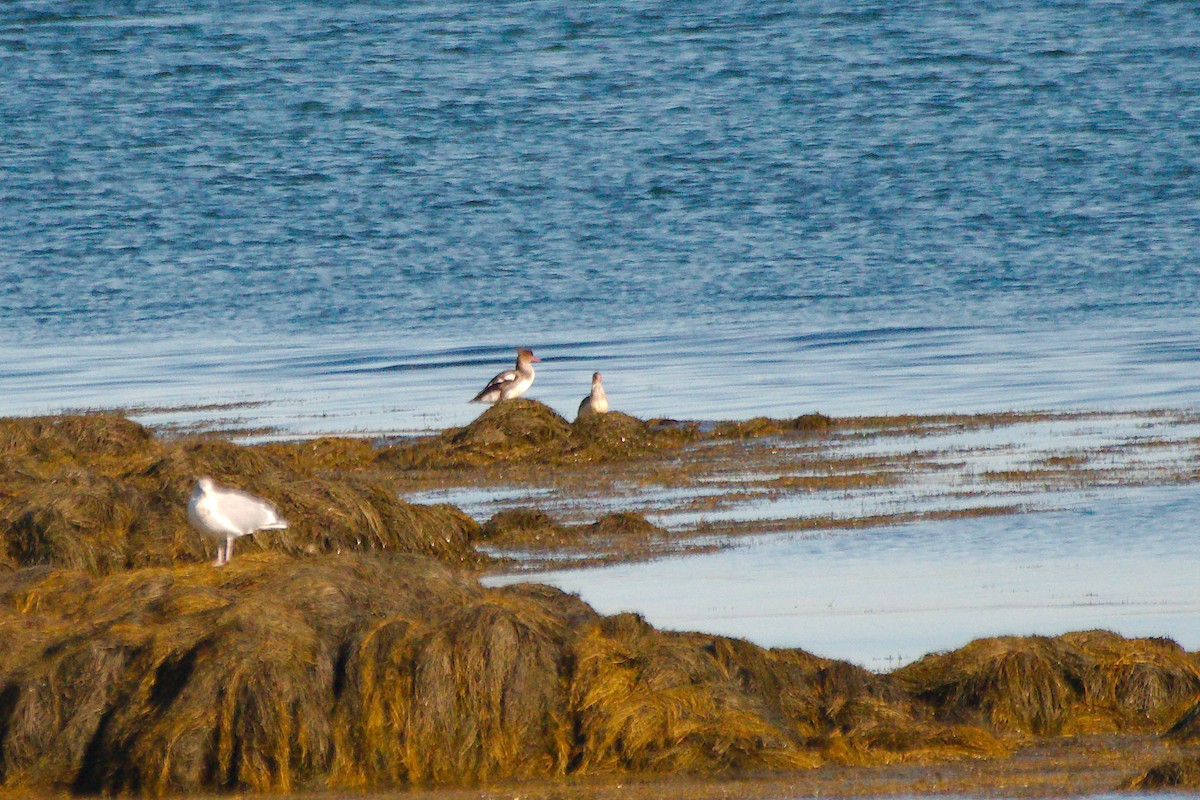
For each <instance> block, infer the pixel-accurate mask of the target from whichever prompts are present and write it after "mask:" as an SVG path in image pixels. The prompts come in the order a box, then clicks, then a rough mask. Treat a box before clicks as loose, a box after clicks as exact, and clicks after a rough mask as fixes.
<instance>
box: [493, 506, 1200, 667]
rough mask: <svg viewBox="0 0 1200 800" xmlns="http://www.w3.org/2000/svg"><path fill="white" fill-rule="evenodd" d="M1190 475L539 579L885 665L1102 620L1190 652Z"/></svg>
mask: <svg viewBox="0 0 1200 800" xmlns="http://www.w3.org/2000/svg"><path fill="white" fill-rule="evenodd" d="M1198 518H1200V487H1196V486H1182V487H1166V488H1138V489H1121V490H1103V491H1099V492H1097V493H1095V494H1094V495H1092V496H1088V497H1083V498H1080V499H1079V502H1078V503H1077V505H1075V506H1073V507H1071V508H1067V509H1064V510H1057V511H1043V512H1033V513H1026V514H1016V515H1008V516H994V517H979V518H968V519H956V520H944V521H922V522H915V523H911V524H904V525H891V526H884V527H875V528H864V529H857V530H849V531H822V532H820V533H817V534H803V535H801V534H777V535H769V536H762V537H754V538H752V539H745V540H738V541H734V542H731V544H730V547H729V548H727V549H724V550H721V551H719V552H714V553H708V554H702V555H689V556H686V557H680V558H665V559H662V560H658V561H652V562H647V563H640V564H624V565H619V566H609V567H601V568H594V569H581V570H569V571H561V572H544V573H536V574H533V575H529V574H526V575H522V576H505V577H502V578H493V579H490V580H491V581H492V582H493V583H511V582H518V581H529V580H533V581H539V582H545V583H550V584H553V585H555V586H558V587H560V588H562V589H565V590H567V591H570V592H576V593H578V594H579V595H580V596H581V597H582V598H583V599H584V600H585V601H587V602H588V603H590V604H592V605H593V606H595V607H596V609H597V610H599V611H601V612H603V613H606V614H612V613H617V612H621V611H634V612H637V613H640V614H643V615H644V616H645V617H646V618H647V619H648V620H649V621H650V622H651V623H652V624H654V625H656V626H659V627H663V628H669V629H676V630H699V631H705V632H709V633H714V634H721V635H728V636H735V637H741V638H746V639H749V640H751V641H753V642H755V643H757V644H761V645H765V646H770V647H799V648H802V649H804V650H808V651H810V652H813V653H816V654H817V655H821V656H826V657H829V658H837V659H842V660H847V661H852V662H855V663H857V664H860V665H862V666H865V667H868V668H870V669H873V670H878V671H886V670H889V669H892V668H894V667H898V666H900V665H902V664H905V663H909V662H911V661H913V660H915V659H918V658H920V657H921V656H923V655H925V654H926V653H930V652H933V651H938V650H949V649H954V648H957V647H960V646H962V645H964V644H966V643H968V642H969V641H971V640H973V639H976V638H979V637H984V636H1000V635H1007V634H1013V635H1028V634H1045V635H1057V634H1061V633H1066V632H1068V631H1075V630H1087V629H1091V628H1105V629H1109V630H1113V631H1116V632H1117V633H1120V634H1123V635H1125V636H1167V637H1171V638H1174V639H1175V640H1176V641H1178V642H1179V643H1180V644H1182V645H1183V646H1184V647H1186V648H1188V649H1197V648H1200V580H1198V578H1197V576H1200V537H1198V536H1197V525H1196V520H1197V519H1198Z"/></svg>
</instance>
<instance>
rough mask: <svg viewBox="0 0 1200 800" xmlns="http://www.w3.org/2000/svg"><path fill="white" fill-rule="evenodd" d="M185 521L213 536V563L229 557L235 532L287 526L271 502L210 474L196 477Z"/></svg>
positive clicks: (236, 536) (240, 533) (224, 561)
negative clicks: (223, 484) (220, 482)
mask: <svg viewBox="0 0 1200 800" xmlns="http://www.w3.org/2000/svg"><path fill="white" fill-rule="evenodd" d="M188 522H190V523H192V527H194V528H195V529H196V530H198V531H200V532H201V533H203V534H204V535H205V536H209V537H211V538H213V539H216V540H217V560H216V561H214V562H213V566H217V567H220V566H222V565H224V564H228V563H229V559H231V558H233V540H234V539H236V538H238V537H239V536H246V535H248V534H251V533H254V532H255V531H270V530H282V529H283V528H286V527H287V522H286V521H285V520H284V519H283V518H282V517H280V516H279V513H278V512H277V511H275V506H273V505H271V504H270V503H268V502H267V501H266V500H262V499H260V498H258V497H255V496H254V495H252V494H246V493H245V492H239V491H238V490H237V489H225V488H223V487H221V486H217V485H216V484H215V483H213V481H212V478H201V479H200V480H198V481H196V489H195V490H194V491H193V492H192V496H191V498H190V499H189V500H188Z"/></svg>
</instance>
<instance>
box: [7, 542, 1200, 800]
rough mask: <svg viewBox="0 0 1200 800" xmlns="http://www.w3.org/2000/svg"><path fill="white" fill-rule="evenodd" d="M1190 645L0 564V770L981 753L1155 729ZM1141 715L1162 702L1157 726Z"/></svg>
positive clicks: (370, 775) (275, 557)
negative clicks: (817, 643)
mask: <svg viewBox="0 0 1200 800" xmlns="http://www.w3.org/2000/svg"><path fill="white" fill-rule="evenodd" d="M1196 676H1197V667H1196V660H1195V658H1194V657H1193V656H1192V655H1190V654H1187V653H1184V652H1183V651H1182V650H1180V649H1179V648H1178V647H1176V646H1174V645H1172V644H1171V643H1169V642H1165V641H1161V640H1136V639H1135V640H1126V639H1122V638H1121V637H1118V636H1115V635H1113V634H1110V633H1105V632H1089V633H1086V634H1077V635H1072V636H1067V637H1058V638H1055V639H1043V638H1037V637H1033V638H1029V639H1020V638H1011V639H995V640H986V641H984V642H982V643H975V644H973V645H970V646H968V647H966V648H963V649H962V650H959V651H955V652H953V653H947V654H942V655H937V656H931V657H929V658H927V659H925V660H924V661H922V662H918V664H916V665H913V666H911V667H908V668H905V669H902V670H900V671H898V672H897V673H894V674H891V675H877V674H873V673H870V672H867V671H866V670H863V669H861V668H858V667H855V666H852V665H850V664H846V663H843V662H837V661H831V660H828V659H823V658H819V657H816V656H813V655H811V654H808V653H806V652H804V651H802V650H792V649H775V650H768V649H763V648H760V647H757V646H755V645H752V644H749V643H747V642H745V641H741V640H737V639H729V638H725V637H720V636H709V635H702V634H696V633H671V632H664V631H659V630H656V629H655V628H653V627H651V626H650V625H648V624H647V623H646V622H645V621H644V620H642V619H641V618H640V617H637V616H635V615H632V614H620V615H616V616H611V617H606V616H602V615H599V614H597V613H596V612H595V611H594V610H592V609H591V608H590V607H589V606H587V605H586V604H584V603H583V602H581V601H580V600H579V599H578V598H577V597H574V596H572V595H569V594H565V593H563V592H560V591H558V590H556V589H552V588H549V587H546V586H540V585H534V584H518V585H513V586H507V587H502V588H485V587H483V586H482V585H481V584H480V583H479V582H478V581H477V580H476V579H475V578H474V577H472V576H471V575H470V574H469V573H468V572H467V571H465V570H463V569H461V568H458V567H453V566H450V565H446V564H443V563H439V562H437V561H435V560H433V559H430V558H427V557H422V556H413V555H391V554H386V553H345V554H341V555H322V556H314V557H295V556H288V555H285V554H280V553H252V554H249V555H245V556H242V557H239V558H236V559H234V561H233V562H232V563H231V564H229V565H228V566H226V567H224V568H222V569H215V568H213V567H211V566H208V565H203V564H198V565H188V566H181V567H175V568H165V567H147V568H141V569H136V570H129V571H124V572H116V573H112V574H108V575H103V576H97V575H92V574H88V573H85V572H82V571H73V570H55V569H51V568H49V567H33V568H26V569H22V570H13V571H10V572H8V573H5V574H3V575H0V784H2V785H4V786H6V787H9V788H14V787H16V788H20V787H29V788H53V789H67V790H72V791H76V792H85V793H86V792H111V793H121V792H127V793H135V794H150V795H156V794H167V793H178V792H191V791H201V790H204V791H210V790H226V789H236V790H252V791H289V790H295V789H301V788H317V787H360V788H361V787H376V786H404V785H413V784H420V785H428V784H437V785H445V784H464V783H474V782H479V781H495V780H504V779H523V778H537V777H555V776H563V775H607V774H630V773H637V774H665V773H692V774H713V773H727V772H730V771H746V770H754V771H761V770H772V771H778V770H795V769H808V768H812V767H816V766H820V765H825V764H852V765H877V764H892V763H909V764H933V763H940V762H945V761H947V760H958V759H964V758H970V759H974V758H994V757H999V756H1002V755H1004V754H1007V753H1009V752H1011V751H1012V749H1013V748H1014V747H1017V746H1019V745H1020V744H1021V743H1022V742H1023V741H1025V740H1026V738H1027V737H1028V736H1029V735H1030V734H1031V732H1033V731H1034V730H1037V731H1043V732H1046V733H1053V732H1063V731H1065V730H1068V729H1070V730H1074V731H1077V732H1081V731H1086V730H1105V729H1109V728H1110V727H1111V726H1113V725H1121V726H1129V727H1131V728H1134V729H1139V730H1145V729H1154V728H1156V726H1159V725H1162V724H1169V721H1170V720H1171V717H1172V715H1173V714H1175V713H1176V711H1177V709H1178V708H1179V707H1181V705H1182V706H1186V705H1187V703H1186V701H1185V700H1184V698H1185V696H1188V695H1189V694H1190V696H1191V699H1192V700H1193V701H1194V698H1195V694H1196V691H1197V689H1198V688H1200V683H1198V682H1197V677H1196ZM1164 721H1166V722H1165V723H1164Z"/></svg>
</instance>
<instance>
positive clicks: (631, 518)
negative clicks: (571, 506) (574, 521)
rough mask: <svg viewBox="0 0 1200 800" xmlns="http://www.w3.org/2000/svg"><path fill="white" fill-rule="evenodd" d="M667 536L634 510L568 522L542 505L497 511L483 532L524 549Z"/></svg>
mask: <svg viewBox="0 0 1200 800" xmlns="http://www.w3.org/2000/svg"><path fill="white" fill-rule="evenodd" d="M666 537H667V532H666V530H664V529H663V528H660V527H659V526H658V525H655V524H654V523H653V522H650V521H649V520H648V519H646V518H645V517H644V516H642V515H641V514H638V513H635V512H632V511H618V512H615V513H611V514H604V515H602V516H601V517H600V518H599V519H597V520H596V521H595V522H592V523H590V524H584V525H568V524H565V523H562V522H559V521H558V520H556V519H554V517H552V516H550V515H549V514H547V513H546V512H545V511H542V510H541V509H538V508H511V509H507V510H505V511H500V512H497V513H496V514H494V515H493V516H492V518H491V519H489V520H488V521H487V522H485V523H484V524H483V528H482V530H481V532H480V539H481V540H482V541H484V542H487V543H489V544H492V545H495V546H497V547H505V548H522V549H524V548H527V549H542V548H545V549H555V548H563V547H576V548H579V547H585V548H602V547H604V546H605V545H607V544H611V543H613V542H614V541H616V542H621V543H627V542H628V541H629V540H637V541H644V540H650V539H655V538H666Z"/></svg>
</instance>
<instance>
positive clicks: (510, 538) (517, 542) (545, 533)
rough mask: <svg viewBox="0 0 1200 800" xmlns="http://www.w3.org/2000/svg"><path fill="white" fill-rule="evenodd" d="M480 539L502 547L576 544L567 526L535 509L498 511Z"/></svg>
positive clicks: (487, 523) (485, 526) (486, 524)
mask: <svg viewBox="0 0 1200 800" xmlns="http://www.w3.org/2000/svg"><path fill="white" fill-rule="evenodd" d="M480 537H481V538H482V539H483V540H484V541H486V542H490V543H491V544H494V545H497V546H500V547H531V546H532V547H556V546H561V545H566V544H574V543H576V542H577V537H576V536H575V535H574V534H573V533H572V532H571V530H570V529H569V528H568V527H567V526H565V525H563V524H562V523H560V522H558V521H556V520H555V519H554V518H553V517H551V516H550V515H549V514H547V513H546V512H544V511H541V510H539V509H536V508H513V509H509V510H508V511H500V512H497V513H496V514H494V515H493V516H492V518H491V519H489V520H488V521H487V522H486V523H484V525H483V531H482V533H481V534H480Z"/></svg>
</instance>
